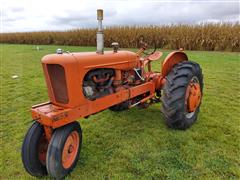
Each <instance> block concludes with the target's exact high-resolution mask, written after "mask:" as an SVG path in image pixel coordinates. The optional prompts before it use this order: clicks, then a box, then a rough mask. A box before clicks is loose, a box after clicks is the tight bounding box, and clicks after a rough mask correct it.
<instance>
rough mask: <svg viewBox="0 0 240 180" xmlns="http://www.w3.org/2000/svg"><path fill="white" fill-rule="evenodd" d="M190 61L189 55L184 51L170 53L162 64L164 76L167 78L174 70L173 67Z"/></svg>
mask: <svg viewBox="0 0 240 180" xmlns="http://www.w3.org/2000/svg"><path fill="white" fill-rule="evenodd" d="M183 61H188V57H187V55H186V54H185V53H184V52H182V51H175V52H172V53H170V54H169V55H168V56H167V57H166V58H165V60H164V61H163V63H162V76H163V77H165V76H167V75H168V73H169V72H170V71H171V70H172V69H173V66H174V65H176V64H178V63H180V62H183Z"/></svg>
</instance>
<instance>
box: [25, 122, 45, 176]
mask: <svg viewBox="0 0 240 180" xmlns="http://www.w3.org/2000/svg"><path fill="white" fill-rule="evenodd" d="M47 147H48V141H47V139H46V136H45V133H44V128H43V126H42V125H41V124H40V123H38V122H36V121H35V122H34V123H33V124H32V126H31V127H30V128H29V130H28V132H27V134H26V136H25V138H24V141H23V144H22V162H23V166H24V168H25V169H26V171H27V172H28V173H29V174H31V175H32V176H37V177H40V176H44V175H47V169H46V154H47Z"/></svg>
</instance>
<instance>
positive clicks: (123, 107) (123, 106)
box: [109, 101, 131, 112]
mask: <svg viewBox="0 0 240 180" xmlns="http://www.w3.org/2000/svg"><path fill="white" fill-rule="evenodd" d="M130 105H131V102H130V101H125V102H122V103H120V104H116V105H114V106H112V107H110V108H109V109H110V110H111V111H114V112H118V111H124V110H127V109H129V106H130Z"/></svg>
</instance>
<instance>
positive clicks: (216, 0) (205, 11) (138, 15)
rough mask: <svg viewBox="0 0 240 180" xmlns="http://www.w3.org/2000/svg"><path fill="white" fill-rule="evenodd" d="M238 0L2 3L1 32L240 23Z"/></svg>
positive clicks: (34, 0) (17, 0)
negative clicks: (99, 18) (100, 15)
mask: <svg viewBox="0 0 240 180" xmlns="http://www.w3.org/2000/svg"><path fill="white" fill-rule="evenodd" d="M239 6H240V5H239V0H185V1H184V0H168V1H167V0H165V1H164V0H148V1H147V0H143V1H140V0H87V1H81V0H64V1H60V0H38V1H37V0H0V8H1V23H0V26H1V27H0V31H1V32H26V31H41V30H68V29H75V28H85V27H96V26H97V21H96V9H98V8H102V9H104V22H103V23H104V25H105V26H114V25H162V24H176V23H182V24H197V23H201V22H226V21H227V22H229V21H231V22H239V13H240V12H239V8H240V7H239Z"/></svg>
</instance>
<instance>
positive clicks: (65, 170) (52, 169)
mask: <svg viewBox="0 0 240 180" xmlns="http://www.w3.org/2000/svg"><path fill="white" fill-rule="evenodd" d="M81 144H82V130H81V127H80V124H79V123H78V122H73V123H71V124H68V125H65V126H63V127H61V128H58V129H56V130H55V131H54V133H53V136H52V138H51V141H50V143H49V146H48V151H47V160H46V165H47V171H48V173H49V175H51V176H52V177H54V178H56V179H61V178H63V177H64V176H66V175H67V174H69V173H70V172H71V171H72V170H73V169H74V167H75V166H76V164H77V161H78V158H79V154H80V150H81Z"/></svg>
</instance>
